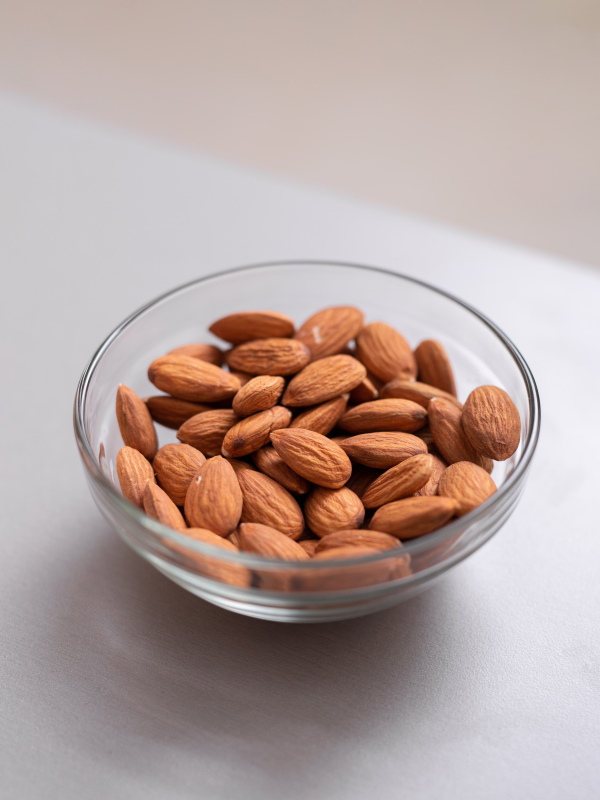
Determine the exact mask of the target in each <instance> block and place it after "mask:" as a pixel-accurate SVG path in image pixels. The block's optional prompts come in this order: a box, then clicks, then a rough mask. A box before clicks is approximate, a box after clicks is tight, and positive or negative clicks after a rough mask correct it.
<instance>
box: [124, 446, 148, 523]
mask: <svg viewBox="0 0 600 800" xmlns="http://www.w3.org/2000/svg"><path fill="white" fill-rule="evenodd" d="M117 477H118V478H119V485H120V486H121V491H122V492H123V496H124V497H126V498H127V500H129V502H130V503H134V505H136V506H138V507H139V508H143V505H144V492H145V490H146V486H147V485H148V483H154V470H153V469H152V464H151V463H150V462H149V461H148V459H147V458H145V457H144V456H143V455H142V454H141V453H140V452H139V450H135V449H134V448H133V447H127V446H126V447H122V448H121V449H120V450H119V452H118V453H117Z"/></svg>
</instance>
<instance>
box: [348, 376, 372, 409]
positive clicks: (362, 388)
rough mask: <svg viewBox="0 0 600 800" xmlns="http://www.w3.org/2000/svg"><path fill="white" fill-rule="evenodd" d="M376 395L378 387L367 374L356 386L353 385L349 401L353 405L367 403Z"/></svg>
mask: <svg viewBox="0 0 600 800" xmlns="http://www.w3.org/2000/svg"><path fill="white" fill-rule="evenodd" d="M378 397H379V389H378V388H377V386H376V385H375V383H374V382H373V380H372V379H371V378H370V377H369V375H368V374H367V377H366V378H363V379H362V381H361V382H360V383H359V384H358V386H355V387H354V389H352V391H351V392H350V402H351V403H353V404H354V405H359V404H360V403H369V402H371V401H372V400H377V398H378Z"/></svg>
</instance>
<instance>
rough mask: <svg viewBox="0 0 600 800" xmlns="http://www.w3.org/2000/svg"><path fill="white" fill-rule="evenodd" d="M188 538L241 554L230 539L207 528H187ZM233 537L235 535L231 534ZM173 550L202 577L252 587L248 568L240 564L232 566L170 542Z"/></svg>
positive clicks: (169, 545) (169, 544)
mask: <svg viewBox="0 0 600 800" xmlns="http://www.w3.org/2000/svg"><path fill="white" fill-rule="evenodd" d="M183 533H185V535H186V536H187V537H189V538H190V539H193V540H194V541H197V542H202V543H203V544H208V545H211V547H217V548H219V550H225V551H226V552H230V553H237V552H239V548H238V547H237V546H236V545H235V544H233V542H231V541H229V538H227V539H224V538H223V537H222V536H219V535H218V534H216V533H213V531H209V530H207V529H206V528H187V529H186V530H185V531H183ZM230 535H231V536H233V534H230ZM165 544H168V547H170V549H171V550H175V551H176V552H177V553H180V554H181V555H183V556H185V558H186V560H187V561H189V562H190V564H191V565H192V567H193V568H194V569H196V570H197V571H198V572H199V573H200V574H201V575H206V576H208V577H209V578H213V579H214V580H217V581H221V582H222V583H229V584H231V585H232V586H244V587H246V586H250V580H251V573H250V570H249V569H247V568H246V567H243V566H241V565H239V564H231V563H229V562H227V561H224V560H222V559H220V558H218V557H217V558H211V557H210V556H205V555H204V554H203V553H197V552H196V551H194V550H191V549H190V548H188V547H184V546H183V545H179V544H177V543H175V542H168V543H165Z"/></svg>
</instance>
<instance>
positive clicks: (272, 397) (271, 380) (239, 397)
mask: <svg viewBox="0 0 600 800" xmlns="http://www.w3.org/2000/svg"><path fill="white" fill-rule="evenodd" d="M284 387H285V380H284V379H283V378H282V377H281V376H279V375H257V376H256V377H255V378H251V379H250V380H249V381H248V382H247V383H246V384H244V386H242V387H241V389H240V390H239V391H238V393H237V394H236V396H235V397H234V398H233V403H232V406H231V407H232V408H233V410H234V411H235V413H236V414H237V415H238V417H249V416H251V415H252V414H258V412H259V411H266V410H267V409H268V408H272V407H273V406H274V405H276V403H277V401H278V400H279V398H280V397H281V393H282V392H283V389H284Z"/></svg>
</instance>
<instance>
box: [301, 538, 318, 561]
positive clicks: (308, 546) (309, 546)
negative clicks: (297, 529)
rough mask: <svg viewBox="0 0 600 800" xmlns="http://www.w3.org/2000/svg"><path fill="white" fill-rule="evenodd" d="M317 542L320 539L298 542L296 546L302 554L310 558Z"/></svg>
mask: <svg viewBox="0 0 600 800" xmlns="http://www.w3.org/2000/svg"><path fill="white" fill-rule="evenodd" d="M319 542H320V539H304V540H303V541H302V542H298V544H299V545H300V547H301V548H302V549H303V550H304V552H305V553H307V555H308V557H309V558H312V557H313V556H314V554H315V551H316V549H317V545H318V544H319Z"/></svg>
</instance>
